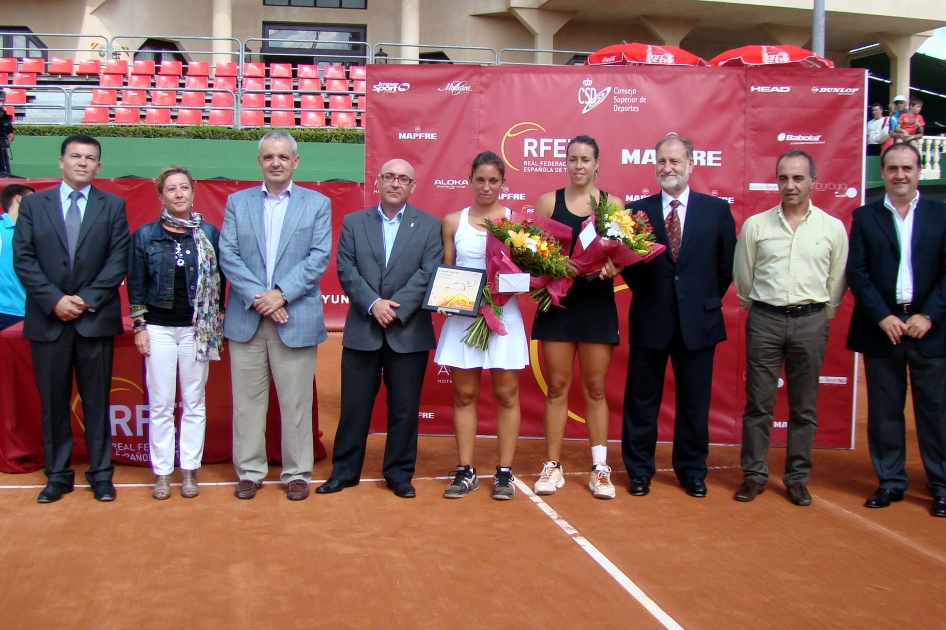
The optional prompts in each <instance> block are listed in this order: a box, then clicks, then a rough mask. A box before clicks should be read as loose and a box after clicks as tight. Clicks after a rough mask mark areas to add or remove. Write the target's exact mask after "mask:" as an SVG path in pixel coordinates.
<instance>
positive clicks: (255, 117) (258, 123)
mask: <svg viewBox="0 0 946 630" xmlns="http://www.w3.org/2000/svg"><path fill="white" fill-rule="evenodd" d="M240 126H242V127H262V126H263V112H261V111H260V110H254V111H246V110H244V111H242V112H240Z"/></svg>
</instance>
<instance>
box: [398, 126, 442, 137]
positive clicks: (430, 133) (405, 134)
mask: <svg viewBox="0 0 946 630" xmlns="http://www.w3.org/2000/svg"><path fill="white" fill-rule="evenodd" d="M397 139H398V140H436V139H437V132H436V131H421V130H420V127H414V131H400V132H398V134H397Z"/></svg>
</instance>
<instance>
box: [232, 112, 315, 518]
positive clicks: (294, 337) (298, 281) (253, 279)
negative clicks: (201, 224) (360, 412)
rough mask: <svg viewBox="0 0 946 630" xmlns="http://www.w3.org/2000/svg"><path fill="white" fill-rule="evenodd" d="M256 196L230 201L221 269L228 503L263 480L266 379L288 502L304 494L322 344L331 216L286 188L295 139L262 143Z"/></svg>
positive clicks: (309, 195) (251, 493)
mask: <svg viewBox="0 0 946 630" xmlns="http://www.w3.org/2000/svg"><path fill="white" fill-rule="evenodd" d="M257 161H258V162H259V166H260V169H261V170H262V172H263V185H262V187H261V188H249V189H247V190H243V191H240V192H238V193H234V194H232V195H230V197H229V199H227V207H226V211H225V215H224V219H223V229H222V230H221V234H220V251H219V253H220V268H221V269H222V270H223V271H224V273H226V275H227V279H229V281H230V297H229V302H228V304H227V306H228V308H227V317H226V320H225V321H224V335H225V336H226V338H227V339H229V340H230V344H229V346H230V371H231V378H232V385H233V465H234V468H235V469H236V473H237V475H238V477H239V479H240V481H239V483H238V484H237V487H236V491H235V492H234V495H235V496H236V497H237V498H238V499H252V498H253V497H255V496H256V491H257V489H259V487H260V485H262V481H263V479H264V478H265V477H266V474H267V472H268V469H269V468H268V465H267V463H268V458H267V456H266V435H265V433H266V413H267V411H268V409H269V380H270V375H272V378H273V380H274V381H275V382H276V390H277V391H278V392H279V410H280V417H281V423H282V475H281V476H280V479H281V480H282V482H283V483H284V484H286V494H287V496H288V498H289V499H290V500H291V501H301V500H303V499H305V498H306V497H308V496H309V480H310V479H311V478H312V464H313V437H312V399H313V394H312V392H313V380H314V379H315V360H316V354H317V349H318V346H317V344H320V343H322V342H323V341H325V339H326V337H327V336H328V335H327V333H326V330H325V322H324V321H323V320H322V295H321V293H320V291H319V279H320V278H321V277H322V274H323V273H324V272H325V268H326V267H327V266H328V257H329V252H330V251H331V249H332V216H331V214H332V208H331V205H330V204H329V200H328V198H327V197H325V196H324V195H321V194H319V193H317V192H314V191H311V190H309V189H307V188H303V187H301V186H296V185H295V184H294V183H293V181H292V173H293V171H295V170H296V167H298V166H299V153H298V150H297V148H296V140H295V138H293V137H292V136H290V135H289V134H288V133H286V132H284V131H270V132H269V133H267V134H266V135H264V136H263V138H262V139H261V140H260V142H259V155H258V156H257Z"/></svg>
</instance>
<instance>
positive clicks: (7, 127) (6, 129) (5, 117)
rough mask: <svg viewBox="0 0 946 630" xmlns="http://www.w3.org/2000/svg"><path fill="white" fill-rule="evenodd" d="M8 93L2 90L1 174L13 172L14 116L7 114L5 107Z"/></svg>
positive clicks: (0, 111) (0, 113) (0, 107)
mask: <svg viewBox="0 0 946 630" xmlns="http://www.w3.org/2000/svg"><path fill="white" fill-rule="evenodd" d="M6 96H7V93H6V92H5V91H4V90H0V173H6V174H7V175H9V174H10V172H11V168H12V167H11V166H10V145H11V144H13V140H14V137H15V136H14V135H13V116H11V115H10V114H8V113H7V110H6V109H5V108H4V107H3V103H4V101H5V100H6Z"/></svg>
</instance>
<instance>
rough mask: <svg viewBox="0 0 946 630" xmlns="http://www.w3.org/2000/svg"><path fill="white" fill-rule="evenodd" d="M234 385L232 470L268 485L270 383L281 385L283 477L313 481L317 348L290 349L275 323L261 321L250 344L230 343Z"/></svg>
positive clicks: (282, 479) (243, 477) (284, 480)
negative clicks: (264, 481)
mask: <svg viewBox="0 0 946 630" xmlns="http://www.w3.org/2000/svg"><path fill="white" fill-rule="evenodd" d="M229 348H230V374H231V380H232V384H233V467H234V468H235V469H236V473H237V476H238V477H239V478H240V479H250V480H252V481H263V479H265V477H266V474H267V473H268V472H269V466H268V462H267V457H266V412H267V411H268V409H269V379H270V376H272V378H273V381H274V382H275V383H276V394H277V396H278V398H279V414H280V416H281V419H282V422H281V426H282V474H281V475H280V476H279V479H280V480H281V481H282V482H283V483H289V482H290V481H292V480H293V479H303V480H305V481H306V482H308V481H309V480H311V479H312V464H313V450H312V382H313V379H314V378H315V359H316V355H317V352H318V346H309V347H306V348H290V347H288V346H287V345H286V344H284V343H283V342H282V339H280V338H279V331H278V330H277V328H276V324H275V323H274V322H273V320H271V319H270V318H268V317H264V318H262V319H261V320H260V325H259V328H257V329H256V334H255V335H253V338H252V339H250V340H249V341H248V342H246V343H237V342H234V341H230V343H229Z"/></svg>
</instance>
